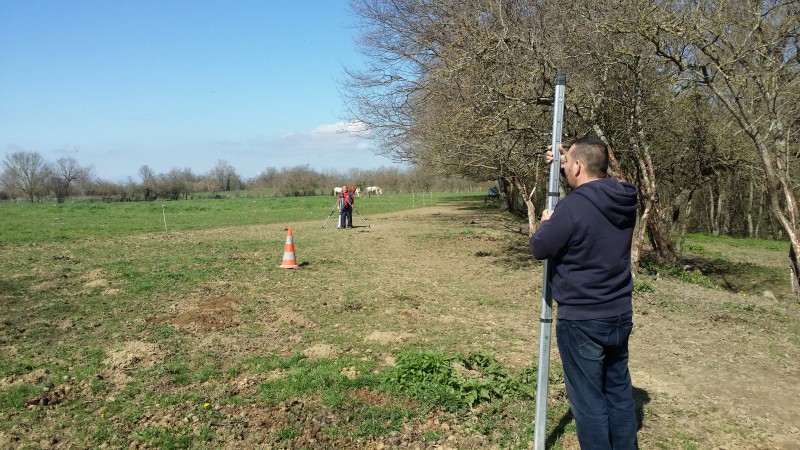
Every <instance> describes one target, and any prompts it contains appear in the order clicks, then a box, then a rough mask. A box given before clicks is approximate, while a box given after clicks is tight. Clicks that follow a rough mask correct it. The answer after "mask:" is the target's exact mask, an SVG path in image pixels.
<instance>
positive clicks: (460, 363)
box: [385, 350, 526, 411]
mask: <svg viewBox="0 0 800 450" xmlns="http://www.w3.org/2000/svg"><path fill="white" fill-rule="evenodd" d="M385 382H386V383H387V384H388V385H390V386H396V387H397V389H399V390H400V391H402V392H404V393H406V394H408V395H410V396H411V397H413V398H416V399H418V400H420V401H423V402H426V403H429V404H433V405H438V406H441V407H443V408H445V409H447V410H453V411H455V410H460V409H463V408H466V407H474V406H475V405H477V404H478V403H481V402H487V401H492V400H494V399H499V398H505V397H507V396H510V395H514V394H517V393H525V392H526V391H524V390H522V389H521V388H520V382H519V381H517V380H515V379H514V378H512V377H511V376H509V375H508V374H507V373H506V371H505V370H504V369H503V368H502V366H501V365H500V364H499V363H498V362H497V361H496V360H494V359H493V358H492V357H490V356H487V355H484V354H481V353H474V354H469V355H453V356H448V355H445V354H442V353H438V352H434V351H418V350H406V351H404V352H402V353H401V354H400V355H399V356H398V358H397V365H396V366H395V368H394V369H393V370H391V371H390V372H388V373H387V374H386V377H385Z"/></svg>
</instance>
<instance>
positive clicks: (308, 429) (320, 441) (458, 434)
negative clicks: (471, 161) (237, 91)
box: [0, 194, 800, 449]
mask: <svg viewBox="0 0 800 450" xmlns="http://www.w3.org/2000/svg"><path fill="white" fill-rule="evenodd" d="M333 204H334V200H333V198H332V197H307V198H289V199H274V198H263V199H253V198H250V199H236V198H234V199H225V200H191V201H176V202H166V203H149V204H148V203H124V204H119V203H117V204H111V203H109V204H107V203H82V202H74V203H66V204H62V205H53V204H33V205H30V204H2V205H0V226H2V230H3V234H2V238H0V274H2V276H1V277H0V310H1V311H2V323H0V448H103V447H107V448H122V447H129V448H326V447H327V448H529V447H530V443H531V441H532V439H533V406H534V405H533V399H532V397H533V389H534V388H535V386H534V385H535V379H536V364H535V357H536V349H537V346H538V344H537V338H538V334H537V333H538V325H537V324H538V305H539V302H540V297H539V296H540V293H539V288H540V286H539V285H540V283H541V264H540V263H538V262H536V261H535V260H533V259H532V258H530V257H529V256H528V255H527V248H526V239H527V238H526V236H525V235H524V234H523V233H520V232H519V230H520V229H521V228H522V227H524V226H525V225H524V223H523V222H521V221H519V220H518V219H515V218H513V217H509V216H506V215H504V214H502V213H500V212H499V211H498V210H497V209H496V208H495V207H494V206H493V205H486V204H484V202H483V197H482V196H474V195H473V196H470V195H457V194H440V195H437V194H434V195H433V196H426V197H425V199H424V200H423V199H422V197H421V196H419V195H416V196H411V195H405V196H400V195H397V196H381V197H372V198H363V197H362V198H361V199H360V200H359V201H358V202H357V204H356V208H357V210H358V211H359V212H360V213H361V215H362V217H359V216H355V217H354V222H355V224H356V226H357V228H356V229H354V230H336V216H335V215H334V217H332V218H331V219H330V222H328V224H327V226H326V227H325V228H322V225H323V223H324V221H325V220H326V218H327V217H328V215H329V213H330V212H331V209H332V208H333V206H334V205H333ZM164 216H166V224H167V227H166V228H167V229H166V231H165V229H164ZM287 227H291V228H292V229H293V234H294V244H295V247H296V255H297V259H298V262H299V263H300V265H301V268H300V269H298V270H285V269H280V268H279V267H278V266H279V265H280V263H281V258H282V255H283V250H284V241H285V237H286V228H287ZM787 248H788V247H787V246H786V245H785V243H774V242H754V241H742V240H732V239H728V238H724V239H722V238H713V237H707V236H700V235H697V236H690V239H689V240H688V245H687V252H686V256H685V260H684V261H681V263H680V264H678V265H673V266H668V265H658V264H655V263H653V262H649V261H647V262H645V263H644V264H643V267H644V269H645V270H644V271H643V273H642V274H641V275H639V277H638V278H637V294H636V298H635V303H636V306H635V309H636V312H637V318H636V321H637V322H636V323H637V329H636V331H635V333H634V337H633V338H632V343H631V353H632V362H631V371H632V374H633V378H634V384H635V386H636V394H637V400H638V403H639V408H640V411H639V413H640V417H641V419H642V428H641V431H640V441H641V443H642V448H686V449H690V448H718V447H725V448H792V446H791V445H792V444H791V443H792V442H797V439H795V438H797V437H798V436H800V435H798V430H797V423H800V422H798V421H797V419H798V417H800V415H798V414H799V413H798V411H799V409H798V407H797V406H796V405H794V403H795V402H789V403H792V404H791V405H786V403H787V402H785V401H782V400H781V399H791V398H796V396H797V395H798V394H800V392H799V391H800V388H798V386H797V384H796V383H794V382H793V380H796V378H797V375H800V368H798V363H797V361H798V360H800V326H799V325H798V323H800V321H798V318H800V308H798V305H797V304H796V303H793V302H791V301H789V300H788V294H789V292H788V291H787V288H788V280H787V278H786V272H785V270H783V263H782V261H783V260H784V259H785V258H786V253H787ZM552 361H553V367H552V370H551V373H550V380H551V391H550V403H549V407H548V413H549V417H550V418H549V424H548V442H549V444H550V445H551V446H552V447H554V448H564V449H569V448H576V445H577V444H576V441H575V437H574V424H573V422H572V421H571V418H570V416H569V414H568V413H567V411H568V407H567V403H566V398H565V395H564V390H563V378H562V377H561V375H560V366H559V364H558V355H557V352H556V351H555V350H554V351H553V355H552ZM741 361H746V362H747V364H746V365H743V364H737V363H739V362H741ZM753 380H758V382H757V384H754V383H753ZM741 405H747V413H746V414H745V413H743V410H742V407H741ZM778 405H784V406H778Z"/></svg>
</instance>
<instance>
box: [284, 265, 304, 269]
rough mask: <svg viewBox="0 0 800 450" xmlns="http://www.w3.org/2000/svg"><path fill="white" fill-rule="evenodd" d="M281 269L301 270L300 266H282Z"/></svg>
mask: <svg viewBox="0 0 800 450" xmlns="http://www.w3.org/2000/svg"><path fill="white" fill-rule="evenodd" d="M280 268H281V269H299V268H300V266H298V265H297V264H281V265H280Z"/></svg>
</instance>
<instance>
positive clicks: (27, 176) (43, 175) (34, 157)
mask: <svg viewBox="0 0 800 450" xmlns="http://www.w3.org/2000/svg"><path fill="white" fill-rule="evenodd" d="M51 173H52V169H51V168H50V164H49V163H48V162H47V161H45V159H44V158H43V157H42V155H41V154H39V153H38V152H14V153H12V154H10V155H6V158H5V160H4V161H3V178H2V182H3V188H4V189H5V190H7V191H10V192H12V193H17V194H22V195H24V196H25V197H26V198H27V199H28V200H29V201H30V202H33V201H34V200H36V199H38V198H41V197H43V196H45V195H47V192H48V181H49V179H50V174H51Z"/></svg>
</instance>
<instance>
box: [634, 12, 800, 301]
mask: <svg viewBox="0 0 800 450" xmlns="http://www.w3.org/2000/svg"><path fill="white" fill-rule="evenodd" d="M629 11H630V12H631V20H630V21H629V22H628V30H629V32H630V33H634V34H638V35H640V36H643V37H644V38H645V39H647V40H648V41H649V42H650V43H651V44H652V45H653V48H654V49H655V51H656V53H657V54H658V55H659V56H661V57H662V58H663V60H664V61H665V62H667V63H669V64H670V65H671V67H672V68H674V73H675V75H676V78H677V81H678V83H676V85H677V87H685V88H690V89H691V88H700V89H703V90H704V91H706V92H708V94H709V96H710V97H711V99H712V101H714V102H716V103H718V104H719V105H721V106H722V107H723V108H725V109H726V110H727V111H728V113H729V114H730V115H731V116H732V117H733V119H734V120H735V122H736V123H737V124H738V126H739V131H740V132H742V133H743V134H744V135H745V136H747V137H748V139H749V140H750V141H751V144H752V147H751V148H752V151H753V152H754V153H755V155H757V157H758V159H759V160H760V161H761V168H762V169H763V175H764V181H765V184H766V190H767V201H768V204H769V209H770V211H771V213H772V215H773V216H774V217H775V218H776V220H777V221H778V222H779V223H780V224H781V226H782V228H783V229H784V231H785V232H786V233H787V235H788V237H789V240H790V242H791V252H790V268H791V274H792V286H793V289H794V292H795V296H796V297H797V298H800V267H799V266H798V261H797V255H798V254H800V228H799V226H800V224H798V206H797V199H796V196H795V192H794V189H795V184H796V183H795V181H794V179H793V177H792V171H791V167H792V166H793V165H795V164H796V163H797V156H798V155H797V153H796V152H795V151H792V144H794V146H796V144H797V142H798V139H797V135H796V122H797V117H798V115H800V101H798V100H800V98H799V97H800V95H799V94H798V93H800V54H799V53H798V40H799V39H798V31H800V22H798V20H797V17H798V16H800V3H798V2H797V1H778V0H771V1H742V2H727V1H725V2H724V1H719V0H700V1H694V2H684V1H680V0H673V1H664V2H658V3H650V2H647V3H645V2H639V3H638V5H637V8H636V9H629ZM634 11H636V12H638V13H634Z"/></svg>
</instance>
